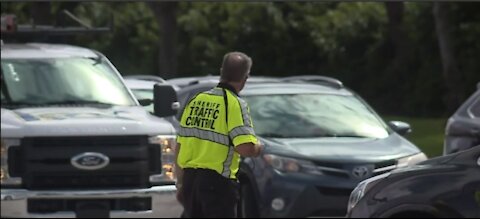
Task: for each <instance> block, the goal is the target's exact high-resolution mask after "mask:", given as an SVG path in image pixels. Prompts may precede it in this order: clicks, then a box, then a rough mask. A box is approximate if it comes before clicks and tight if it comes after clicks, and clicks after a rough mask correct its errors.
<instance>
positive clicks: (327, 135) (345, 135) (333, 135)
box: [316, 133, 370, 138]
mask: <svg viewBox="0 0 480 219" xmlns="http://www.w3.org/2000/svg"><path fill="white" fill-rule="evenodd" d="M316 137H334V138H342V137H343V138H347V137H348V138H370V137H368V136H364V135H357V134H348V133H345V134H324V135H320V136H316Z"/></svg>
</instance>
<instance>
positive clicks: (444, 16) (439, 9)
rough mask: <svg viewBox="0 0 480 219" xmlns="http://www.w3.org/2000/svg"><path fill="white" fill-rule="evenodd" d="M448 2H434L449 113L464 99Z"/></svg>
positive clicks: (445, 99) (445, 100)
mask: <svg viewBox="0 0 480 219" xmlns="http://www.w3.org/2000/svg"><path fill="white" fill-rule="evenodd" d="M448 4H449V3H446V2H434V3H433V16H434V19H435V29H436V31H437V38H438V45H439V48H440V56H441V59H442V67H443V79H444V80H445V85H446V88H447V95H446V96H445V98H444V102H445V104H446V106H447V110H448V112H447V113H448V114H451V113H453V112H454V111H455V110H456V109H457V108H458V107H459V106H460V104H461V102H462V100H463V96H462V91H461V84H462V81H461V77H460V71H459V69H458V66H457V62H456V60H455V51H454V48H453V41H452V38H453V37H452V35H451V31H452V24H451V23H450V20H449V13H448V10H449V9H448V6H449V5H448Z"/></svg>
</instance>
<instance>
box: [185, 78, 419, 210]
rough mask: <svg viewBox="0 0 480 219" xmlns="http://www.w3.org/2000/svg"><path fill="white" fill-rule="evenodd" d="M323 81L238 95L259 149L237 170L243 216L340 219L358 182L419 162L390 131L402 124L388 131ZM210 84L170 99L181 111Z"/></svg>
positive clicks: (261, 85) (347, 94) (357, 101)
mask: <svg viewBox="0 0 480 219" xmlns="http://www.w3.org/2000/svg"><path fill="white" fill-rule="evenodd" d="M332 80H333V79H332ZM328 81H329V80H323V81H322V84H316V83H306V82H303V81H296V82H294V81H288V82H282V81H281V80H274V79H272V80H271V81H268V80H265V81H258V80H257V81H255V80H252V81H249V82H248V83H247V85H246V86H245V88H244V89H243V90H242V92H241V93H240V95H241V96H242V98H243V99H245V100H246V101H247V102H248V104H249V107H250V112H251V116H252V120H253V124H254V128H255V132H256V134H257V135H259V136H260V138H261V139H260V140H261V141H262V142H263V143H264V144H265V145H266V149H265V152H264V154H263V155H262V156H259V157H256V158H244V159H242V163H241V165H240V170H239V175H238V177H239V179H240V184H241V196H242V198H241V201H240V205H239V212H240V215H242V216H243V217H308V216H345V215H346V212H347V203H348V197H349V195H350V192H351V191H352V190H353V189H354V188H355V186H356V185H357V184H358V183H359V182H360V181H362V180H364V179H366V178H369V177H371V176H375V175H378V174H382V173H385V172H389V171H391V170H393V169H395V168H397V167H399V166H407V165H412V164H414V163H416V162H419V161H423V160H426V156H425V155H424V154H423V153H422V152H421V151H420V150H419V149H418V148H417V147H416V146H414V145H413V144H412V143H410V142H409V141H407V140H406V139H405V138H403V137H402V136H401V135H400V134H398V133H397V132H396V131H394V130H397V131H398V132H400V133H403V134H405V133H407V132H408V131H409V130H410V127H409V126H408V124H405V123H401V122H392V123H389V124H390V125H387V124H386V123H385V122H384V121H383V120H382V119H381V118H380V117H379V116H378V115H377V114H376V113H375V111H374V110H373V109H372V108H370V107H369V106H368V105H367V103H365V102H364V101H363V100H362V99H361V98H360V97H359V96H358V95H356V94H355V93H353V92H352V91H350V90H349V89H347V88H345V87H344V86H343V85H342V86H339V85H341V83H340V82H339V81H338V80H334V81H335V83H331V82H328ZM216 84H217V82H210V81H209V82H200V83H196V84H195V85H191V86H185V87H184V88H183V89H181V90H179V91H178V93H177V94H178V100H179V102H180V104H181V106H185V103H186V102H187V101H188V100H189V99H190V97H192V96H193V95H194V94H196V93H198V92H201V91H205V90H209V89H211V88H212V87H214V86H215V85H216ZM179 116H180V113H179ZM177 127H178V124H177Z"/></svg>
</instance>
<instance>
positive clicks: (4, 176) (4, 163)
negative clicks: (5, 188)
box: [0, 138, 22, 185]
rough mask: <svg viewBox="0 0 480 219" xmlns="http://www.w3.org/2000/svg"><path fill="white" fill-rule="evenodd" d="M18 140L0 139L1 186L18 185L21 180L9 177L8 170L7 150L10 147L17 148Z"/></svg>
mask: <svg viewBox="0 0 480 219" xmlns="http://www.w3.org/2000/svg"><path fill="white" fill-rule="evenodd" d="M19 145H20V140H19V139H3V138H2V139H1V148H0V156H1V161H0V162H1V167H0V182H1V184H2V185H20V184H22V179H21V178H19V177H11V176H10V173H9V169H8V149H9V148H10V147H12V146H19Z"/></svg>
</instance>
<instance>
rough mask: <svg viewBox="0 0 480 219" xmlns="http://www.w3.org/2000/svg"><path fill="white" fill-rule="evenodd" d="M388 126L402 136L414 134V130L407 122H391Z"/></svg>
mask: <svg viewBox="0 0 480 219" xmlns="http://www.w3.org/2000/svg"><path fill="white" fill-rule="evenodd" d="M388 125H390V127H391V128H392V129H393V130H394V131H395V132H397V133H398V134H400V135H406V134H408V133H410V132H412V128H411V127H410V124H408V123H406V122H402V121H390V122H388Z"/></svg>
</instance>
